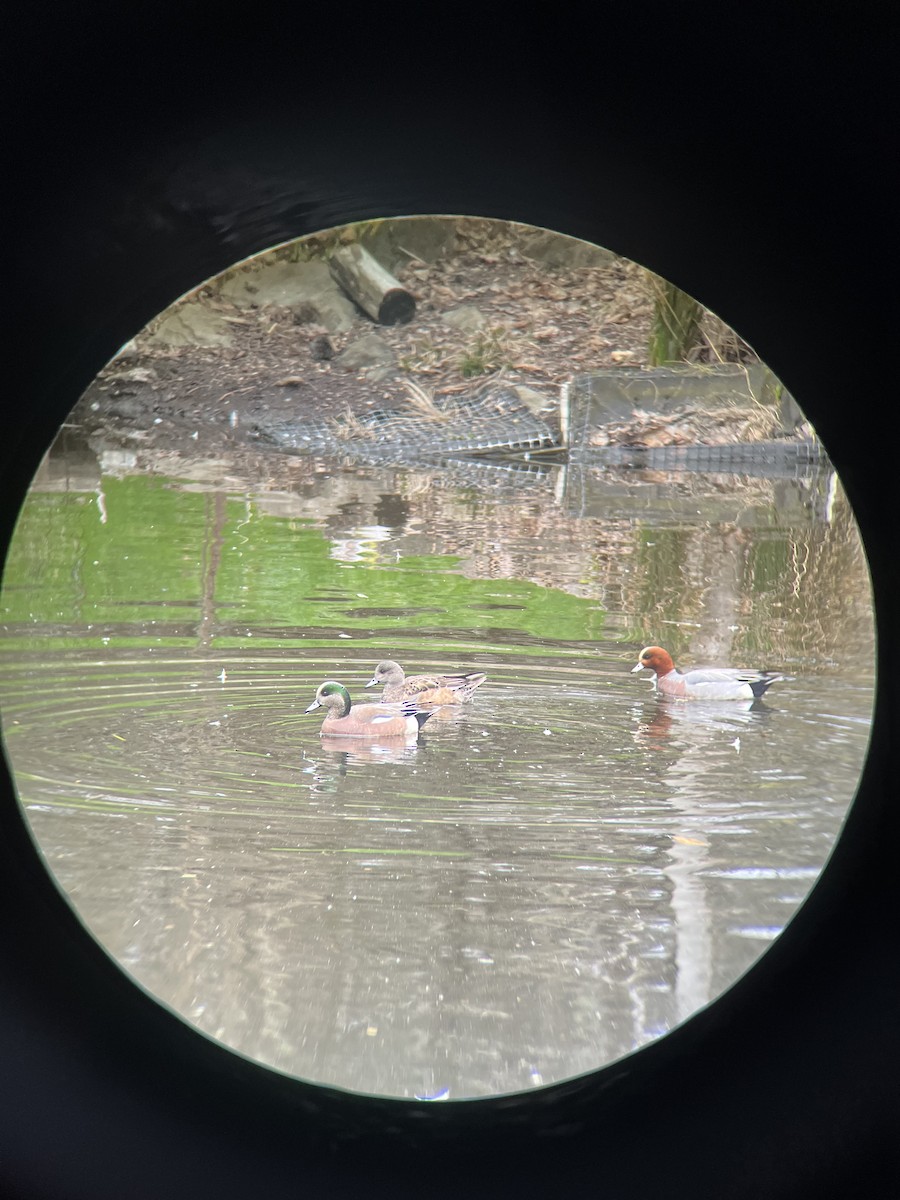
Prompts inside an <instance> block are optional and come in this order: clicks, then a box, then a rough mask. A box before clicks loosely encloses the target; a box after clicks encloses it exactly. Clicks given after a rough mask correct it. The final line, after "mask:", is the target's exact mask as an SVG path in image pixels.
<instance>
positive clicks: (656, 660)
mask: <svg viewBox="0 0 900 1200" xmlns="http://www.w3.org/2000/svg"><path fill="white" fill-rule="evenodd" d="M645 667H646V668H647V669H648V670H650V671H655V672H656V674H657V675H668V673H669V672H670V671H674V670H675V664H674V662H673V661H672V655H671V654H670V653H669V652H668V650H663V648H662V646H645V647H644V649H643V650H642V651H641V653H640V655H639V656H638V660H637V666H635V667H632V668H631V673H632V675H636V674H637V673H638V671H643V670H644V668H645Z"/></svg>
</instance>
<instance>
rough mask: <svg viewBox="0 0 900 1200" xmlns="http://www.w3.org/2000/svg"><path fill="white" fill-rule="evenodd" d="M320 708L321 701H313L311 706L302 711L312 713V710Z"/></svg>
mask: <svg viewBox="0 0 900 1200" xmlns="http://www.w3.org/2000/svg"><path fill="white" fill-rule="evenodd" d="M321 707H322V701H321V700H313V702H312V704H311V705H310V706H309V708H307V709H304V712H312V710H313V709H314V708H321Z"/></svg>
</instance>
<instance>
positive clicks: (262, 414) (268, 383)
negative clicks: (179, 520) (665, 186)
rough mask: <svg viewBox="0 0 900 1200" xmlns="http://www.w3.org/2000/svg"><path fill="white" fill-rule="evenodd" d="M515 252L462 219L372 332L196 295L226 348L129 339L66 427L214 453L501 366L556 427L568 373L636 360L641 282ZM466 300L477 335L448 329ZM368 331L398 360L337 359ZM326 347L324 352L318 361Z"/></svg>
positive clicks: (504, 238)
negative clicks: (405, 309)
mask: <svg viewBox="0 0 900 1200" xmlns="http://www.w3.org/2000/svg"><path fill="white" fill-rule="evenodd" d="M521 246H522V242H521V238H517V236H516V233H515V227H509V228H508V229H504V227H502V226H498V224H497V223H493V222H491V223H488V222H483V223H477V222H470V223H468V226H467V227H466V228H465V230H464V232H461V233H460V235H459V238H458V249H457V250H456V252H454V253H452V254H448V255H446V256H445V257H443V258H441V259H440V260H439V261H437V262H435V263H433V264H426V263H423V262H420V261H417V260H413V261H411V262H409V263H408V264H407V265H406V266H405V267H401V268H399V269H398V270H397V272H396V274H397V276H398V278H399V279H400V281H401V282H402V283H403V284H404V286H406V287H407V288H409V289H410V290H411V291H412V292H413V293H414V294H415V296H416V299H417V310H416V314H415V316H414V318H413V320H412V321H411V322H410V323H408V324H406V325H395V326H391V327H386V326H379V325H376V324H375V323H374V322H373V321H371V320H370V319H369V318H368V317H366V316H365V314H363V313H362V312H360V313H359V315H358V318H357V320H356V321H355V323H354V327H353V328H352V329H351V330H349V331H348V332H346V333H339V334H327V331H326V330H324V329H323V328H322V327H321V326H317V325H315V324H311V323H306V322H305V321H304V317H305V315H306V314H304V313H303V312H302V311H299V312H296V311H291V310H288V309H283V308H273V307H264V308H260V309H258V310H256V311H253V310H250V311H248V310H247V309H237V308H235V307H233V306H232V305H230V304H228V303H226V302H224V301H223V300H222V299H221V298H219V297H217V296H216V295H215V294H214V291H213V289H211V288H206V289H201V290H200V292H199V293H198V300H199V301H200V302H201V303H204V304H206V305H209V306H210V307H212V308H213V309H214V310H215V311H216V312H217V313H219V315H220V316H223V317H224V318H225V319H226V320H227V321H228V322H229V325H230V326H231V328H232V330H233V336H234V344H233V346H230V347H228V348H204V347H195V346H188V347H183V348H178V349H163V348H154V347H153V346H151V345H150V344H148V340H147V337H146V336H145V335H143V334H141V335H138V336H137V337H136V338H135V339H134V341H133V342H132V343H130V345H129V346H128V347H127V348H126V349H125V350H124V351H123V352H122V353H121V354H120V355H118V356H117V357H116V359H114V360H113V362H112V363H110V365H109V366H108V367H107V368H106V369H105V370H104V371H103V372H101V374H100V375H99V376H98V378H97V380H96V381H95V383H94V384H93V385H92V386H91V387H90V388H89V389H88V391H87V393H86V394H85V396H84V397H83V398H82V401H81V402H80V404H79V406H78V408H77V409H76V412H75V413H74V414H73V417H72V422H73V424H76V425H81V426H82V427H83V428H85V429H87V430H88V431H91V432H97V431H99V432H102V434H103V435H104V437H105V438H106V439H111V440H113V441H116V442H119V443H121V444H123V445H130V446H133V447H137V446H140V447H142V448H148V449H149V448H151V447H153V448H155V449H167V450H173V451H176V452H177V451H179V450H180V449H182V448H183V449H184V450H185V451H186V452H189V453H191V454H195V453H196V452H197V450H198V448H199V446H198V443H199V444H200V446H203V447H204V448H205V449H206V451H207V452H213V453H215V452H217V451H220V450H222V451H224V450H225V448H226V447H235V446H236V445H237V444H241V443H243V442H245V440H246V437H247V433H248V431H249V430H250V429H251V428H252V426H253V424H254V422H255V421H257V420H259V419H261V418H262V419H267V418H268V419H270V418H271V417H272V416H277V417H287V418H291V419H296V420H300V421H302V419H303V417H304V415H305V414H313V413H314V414H316V415H317V416H318V417H320V418H322V417H325V418H332V419H335V420H340V419H341V418H346V416H347V413H348V412H349V413H351V414H353V415H355V416H359V415H363V414H365V413H366V412H367V411H368V410H370V409H372V408H385V407H402V406H403V405H404V404H405V403H406V402H408V399H409V392H408V383H409V381H413V382H415V383H417V384H418V385H419V386H421V387H424V388H425V389H426V390H427V391H429V392H430V393H431V394H433V395H436V396H438V397H440V396H441V395H442V394H446V393H449V392H456V391H461V390H465V389H468V388H471V387H473V386H476V385H478V384H479V383H481V382H483V381H484V380H485V379H486V378H488V377H491V376H494V377H496V375H497V374H498V373H499V372H501V371H502V372H503V379H504V382H506V383H510V384H520V385H526V386H527V387H529V388H531V389H534V390H535V391H537V392H540V393H541V394H542V395H545V396H546V397H547V401H548V410H547V414H546V415H547V418H548V420H550V421H552V420H553V419H554V417H555V413H556V410H557V408H558V398H559V389H560V385H561V384H562V383H564V382H565V381H566V380H568V379H570V378H571V377H572V376H573V375H576V374H579V373H581V372H584V371H587V370H594V369H597V368H601V367H611V366H616V365H625V366H632V367H633V366H641V365H643V364H644V363H645V355H646V346H647V341H648V334H649V329H650V322H651V317H652V297H651V290H650V283H649V279H650V277H649V276H648V275H647V273H646V272H645V271H643V270H642V269H641V268H639V267H637V266H636V265H634V264H632V263H629V262H626V261H624V260H618V261H616V262H614V263H613V264H611V265H609V266H601V267H579V268H571V267H569V268H567V267H561V266H551V265H548V264H546V263H543V262H536V261H533V260H531V259H529V258H527V257H525V255H524V253H523V252H522V249H521ZM463 305H465V306H469V305H471V306H473V307H474V308H476V309H477V310H478V311H479V312H480V313H481V314H482V315H483V317H484V318H486V322H485V324H484V326H483V327H482V328H481V329H479V330H475V331H468V332H464V331H462V330H459V329H456V328H453V327H451V326H450V325H447V324H445V323H444V320H443V315H444V314H445V313H446V312H448V311H449V310H452V309H455V308H458V307H460V306H463ZM371 333H377V335H378V337H379V338H380V339H381V340H382V341H383V342H384V343H385V344H386V345H387V346H389V347H390V348H391V349H392V350H393V351H394V354H395V356H396V361H397V365H396V366H394V367H390V368H384V367H381V368H379V367H377V366H376V367H367V368H362V369H347V368H346V367H343V366H341V365H340V361H339V359H338V358H337V356H338V355H340V353H341V351H342V350H344V349H346V348H347V347H348V346H350V345H352V344H353V343H354V342H356V341H357V340H358V339H359V338H360V337H363V336H365V335H368V334H371ZM323 347H324V348H325V352H326V353H327V352H328V351H331V352H332V354H333V357H332V358H330V359H323V358H321V357H319V355H321V354H322V352H323Z"/></svg>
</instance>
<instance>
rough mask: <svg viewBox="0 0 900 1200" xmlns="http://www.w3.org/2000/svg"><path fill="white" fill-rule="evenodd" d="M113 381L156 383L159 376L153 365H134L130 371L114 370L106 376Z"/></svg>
mask: <svg viewBox="0 0 900 1200" xmlns="http://www.w3.org/2000/svg"><path fill="white" fill-rule="evenodd" d="M106 378H107V379H108V380H109V381H110V382H111V383H112V382H115V383H154V382H155V381H156V380H157V379H159V376H158V375H157V373H156V371H154V370H153V368H152V367H132V368H131V370H129V371H113V372H110V374H108V375H107V376H106Z"/></svg>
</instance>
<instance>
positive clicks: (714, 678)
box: [684, 667, 760, 687]
mask: <svg viewBox="0 0 900 1200" xmlns="http://www.w3.org/2000/svg"><path fill="white" fill-rule="evenodd" d="M759 678H760V673H759V671H743V670H740V669H739V668H737V667H699V668H698V669H697V670H694V671H688V672H687V673H686V674H685V677H684V679H685V682H686V683H687V684H688V685H689V686H691V687H693V686H695V685H696V684H700V683H753V682H754V681H755V680H757V679H759Z"/></svg>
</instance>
